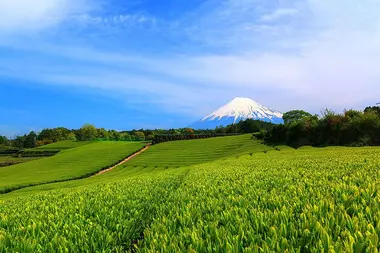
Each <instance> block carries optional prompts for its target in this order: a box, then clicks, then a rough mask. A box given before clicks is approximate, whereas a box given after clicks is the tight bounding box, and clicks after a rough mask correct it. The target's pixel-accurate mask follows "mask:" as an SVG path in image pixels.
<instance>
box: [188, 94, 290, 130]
mask: <svg viewBox="0 0 380 253" xmlns="http://www.w3.org/2000/svg"><path fill="white" fill-rule="evenodd" d="M282 116H283V114H282V113H281V112H279V111H276V110H273V109H270V108H267V107H265V106H263V105H261V104H259V103H257V102H256V101H254V100H252V99H250V98H243V97H237V98H234V99H233V100H231V101H230V102H228V103H227V104H226V105H224V106H222V107H220V108H219V109H218V110H216V111H214V112H213V113H211V114H209V115H207V116H206V117H204V118H203V119H201V120H199V121H197V122H195V123H194V124H192V125H190V127H191V128H194V129H215V128H216V127H218V126H227V125H230V124H235V123H238V122H239V121H241V120H246V119H254V120H261V121H266V122H271V123H274V124H281V123H284V121H283V119H282Z"/></svg>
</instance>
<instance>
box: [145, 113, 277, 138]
mask: <svg viewBox="0 0 380 253" xmlns="http://www.w3.org/2000/svg"><path fill="white" fill-rule="evenodd" d="M273 127H274V124H272V123H270V122H265V121H260V120H253V119H247V120H242V121H240V122H238V123H236V124H231V125H228V126H226V127H224V126H219V127H216V128H215V129H199V130H194V129H191V128H184V129H179V130H175V131H171V132H170V133H165V134H156V135H155V136H154V139H153V141H152V143H153V144H157V143H160V142H166V141H177V140H192V139H205V138H212V137H221V136H230V135H237V134H245V133H255V132H259V131H261V130H265V131H270V130H271V129H272V128H273Z"/></svg>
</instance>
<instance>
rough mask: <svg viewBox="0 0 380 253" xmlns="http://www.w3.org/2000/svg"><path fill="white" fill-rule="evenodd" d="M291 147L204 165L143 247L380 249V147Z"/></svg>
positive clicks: (162, 213) (164, 209) (161, 214)
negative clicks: (379, 166) (296, 148)
mask: <svg viewBox="0 0 380 253" xmlns="http://www.w3.org/2000/svg"><path fill="white" fill-rule="evenodd" d="M285 154H286V155H284V154H283V153H282V152H269V153H267V154H262V155H258V154H256V155H254V156H253V158H245V159H239V160H237V161H232V160H227V161H223V162H215V163H213V164H204V165H199V166H196V168H194V169H193V170H190V172H189V174H188V176H187V177H186V178H185V180H184V181H183V185H182V187H179V188H178V190H177V191H175V192H172V194H171V195H170V197H169V198H168V199H167V200H166V204H165V205H162V206H160V209H159V211H158V214H157V218H156V219H155V220H154V223H153V224H151V225H150V226H149V227H147V228H146V229H145V231H144V240H143V241H142V242H141V243H140V244H139V250H138V252H159V251H164V252H377V249H378V248H379V247H380V241H379V231H380V223H379V221H380V220H379V215H380V205H379V201H380V194H379V189H380V188H379V185H378V178H379V176H380V171H379V170H378V169H377V166H378V163H379V154H380V149H379V148H373V149H344V148H336V149H331V148H330V149H319V150H316V149H305V150H302V151H301V150H300V151H286V153H285ZM364 158H366V159H364Z"/></svg>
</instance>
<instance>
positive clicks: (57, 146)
mask: <svg viewBox="0 0 380 253" xmlns="http://www.w3.org/2000/svg"><path fill="white" fill-rule="evenodd" d="M90 143H93V141H59V142H55V143H52V144H48V145H43V146H40V147H37V148H33V149H30V150H65V149H70V148H78V147H81V146H84V145H87V144H90Z"/></svg>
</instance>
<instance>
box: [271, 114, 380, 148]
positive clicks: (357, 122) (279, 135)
mask: <svg viewBox="0 0 380 253" xmlns="http://www.w3.org/2000/svg"><path fill="white" fill-rule="evenodd" d="M322 115H323V117H321V118H320V119H318V118H316V117H308V118H304V119H302V120H298V121H292V122H291V123H288V124H285V125H278V126H274V127H273V129H272V130H271V131H269V132H268V133H267V134H266V135H265V136H264V140H266V141H267V142H268V143H274V144H278V143H281V144H287V145H290V146H293V147H300V146H304V145H313V146H329V145H344V146H367V145H380V135H379V132H380V114H378V113H377V112H376V111H374V110H366V112H364V113H363V112H360V111H355V110H348V111H345V112H343V113H342V114H338V113H335V112H333V111H331V110H325V111H324V112H323V113H322Z"/></svg>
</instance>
